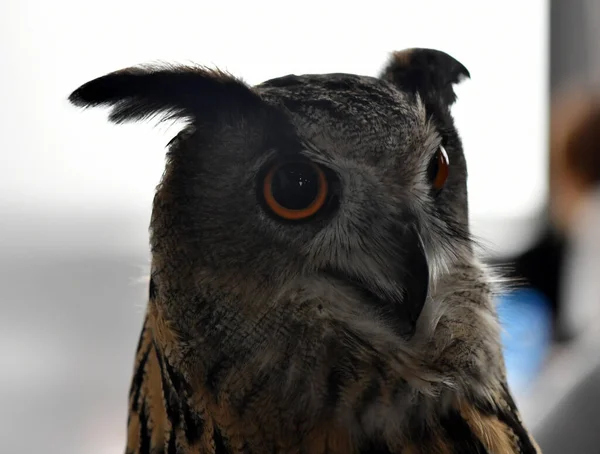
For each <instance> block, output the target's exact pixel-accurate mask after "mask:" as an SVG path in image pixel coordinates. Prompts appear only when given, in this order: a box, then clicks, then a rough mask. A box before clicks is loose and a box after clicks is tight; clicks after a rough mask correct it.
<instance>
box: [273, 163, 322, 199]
mask: <svg viewBox="0 0 600 454" xmlns="http://www.w3.org/2000/svg"><path fill="white" fill-rule="evenodd" d="M271 193H272V195H273V198H274V199H275V200H276V201H277V203H278V204H279V205H281V206H282V207H284V208H287V209H288V210H304V209H306V208H308V207H309V206H310V205H311V204H312V203H313V202H314V201H315V199H316V198H317V196H318V194H319V175H318V174H317V171H316V170H315V168H314V167H313V166H312V165H310V164H304V163H293V164H284V165H282V166H281V167H279V168H278V169H277V170H276V171H275V175H273V181H272V182H271Z"/></svg>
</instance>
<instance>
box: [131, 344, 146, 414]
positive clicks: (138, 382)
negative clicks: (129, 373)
mask: <svg viewBox="0 0 600 454" xmlns="http://www.w3.org/2000/svg"><path fill="white" fill-rule="evenodd" d="M151 348H152V344H150V345H148V347H147V348H146V350H145V351H144V354H143V355H142V358H141V359H140V362H139V364H138V367H137V369H136V370H135V374H134V376H133V381H132V382H131V388H130V390H129V397H132V396H133V401H132V406H131V408H132V410H133V411H138V408H139V403H138V401H139V399H140V392H141V390H142V382H143V381H144V373H145V369H146V363H147V362H148V356H149V355H150V350H151Z"/></svg>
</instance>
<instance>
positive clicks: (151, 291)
mask: <svg viewBox="0 0 600 454" xmlns="http://www.w3.org/2000/svg"><path fill="white" fill-rule="evenodd" d="M156 292H157V288H156V283H155V282H154V279H152V278H150V284H148V297H149V298H150V299H151V300H154V299H156Z"/></svg>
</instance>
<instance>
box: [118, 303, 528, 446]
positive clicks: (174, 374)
mask: <svg viewBox="0 0 600 454" xmlns="http://www.w3.org/2000/svg"><path fill="white" fill-rule="evenodd" d="M165 329H166V327H165V326H164V321H161V320H160V316H157V315H156V312H154V311H152V310H151V308H149V311H148V314H147V316H146V319H145V322H144V327H143V329H142V333H141V336H140V340H139V343H138V347H137V352H136V359H135V368H134V374H133V379H132V382H131V388H130V394H129V417H128V438H127V450H126V452H127V453H128V454H129V453H136V454H150V453H152V452H168V453H192V452H202V453H204V452H206V453H214V454H229V453H232V454H233V453H238V452H239V453H242V452H243V453H247V452H250V453H253V454H262V453H267V452H268V453H273V452H277V453H298V452H309V453H311V454H321V453H322V454H325V453H329V454H338V453H339V454H342V453H344V454H368V453H388V454H395V453H398V454H400V453H405V454H408V453H415V454H416V453H428V452H480V453H496V452H498V453H499V452H502V453H507V454H509V453H517V452H519V453H522V454H534V453H537V452H538V451H537V448H536V446H535V444H534V442H532V441H531V440H530V438H529V436H528V434H527V432H526V431H525V429H524V428H523V426H522V425H521V423H520V420H519V418H518V413H517V411H516V408H515V407H514V403H513V402H512V398H511V396H510V393H509V392H508V390H507V389H505V388H502V389H501V390H500V394H499V395H498V396H497V397H498V400H497V401H490V402H481V401H472V400H469V399H468V398H466V397H464V396H457V395H453V394H452V393H448V392H446V393H442V394H441V395H439V396H438V397H437V398H436V399H427V400H420V399H419V398H418V397H417V395H416V394H413V395H412V397H413V398H414V399H416V401H417V402H418V405H416V407H420V408H427V407H428V410H429V411H431V414H434V415H436V416H435V417H434V418H431V417H428V418H427V423H423V421H424V420H421V422H418V421H419V417H422V416H423V414H422V413H420V414H416V413H415V414H413V417H412V418H410V417H407V415H409V414H411V413H413V408H414V407H415V406H411V405H409V403H408V402H407V404H406V406H405V407H398V408H395V409H392V408H390V407H386V406H385V399H389V398H390V395H389V391H390V390H389V389H387V390H386V389H384V387H382V386H380V387H379V388H378V387H376V386H375V385H374V382H371V383H369V382H368V381H364V380H360V381H356V382H355V383H354V384H353V386H350V387H347V388H346V389H345V391H344V394H343V395H342V396H339V397H338V399H342V400H344V399H346V400H349V401H353V402H354V403H355V405H356V407H355V408H354V411H353V412H348V414H339V413H337V414H336V413H335V412H327V411H325V412H323V413H322V414H321V416H317V417H316V418H315V419H314V420H311V419H310V418H309V419H302V418H301V415H300V414H298V413H297V412H296V414H294V412H293V411H292V409H291V408H289V407H286V406H282V405H281V402H277V401H274V400H273V399H270V398H269V395H268V393H269V392H271V391H272V390H269V389H266V390H264V391H263V388H262V387H261V384H260V382H255V385H254V388H253V387H252V386H248V385H244V380H245V378H244V377H239V381H238V383H239V384H240V388H239V390H238V393H235V392H229V393H228V392H222V391H220V390H219V389H215V388H214V387H213V385H212V384H211V383H210V382H209V381H204V382H203V383H201V384H200V385H194V384H192V383H191V380H190V378H189V376H188V375H186V374H184V373H182V372H181V369H180V366H179V365H178V364H176V362H177V361H178V360H181V358H179V359H177V355H176V354H175V353H174V352H173V351H171V350H169V348H168V347H167V348H165V346H164V344H163V342H165V336H168V335H169V334H168V333H165ZM328 378H329V384H330V386H331V387H332V388H335V386H336V383H337V380H336V377H335V376H330V377H328ZM338 378H339V377H338ZM311 379H312V377H306V380H307V381H310V380H311ZM338 391H339V390H338ZM240 399H241V400H240ZM324 399H326V400H327V399H331V396H330V395H329V396H324ZM376 402H379V404H380V407H379V412H378V411H377V406H375V407H374V406H373V404H374V403H376ZM497 402H502V404H501V405H498V403H497ZM240 404H242V406H240ZM328 405H329V407H330V408H335V403H334V402H331V401H329V402H328ZM306 410H307V414H310V410H309V409H308V408H307V409H306ZM399 421H403V422H402V423H400V424H397V423H398V422H399ZM390 422H393V424H390ZM368 425H371V426H373V425H378V426H377V427H367V426H368ZM373 433H377V434H378V435H377V436H372V435H371V436H367V435H366V434H373Z"/></svg>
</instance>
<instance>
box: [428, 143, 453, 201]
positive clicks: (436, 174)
mask: <svg viewBox="0 0 600 454" xmlns="http://www.w3.org/2000/svg"><path fill="white" fill-rule="evenodd" d="M449 170H450V160H449V159H448V154H447V153H446V150H445V149H444V147H442V146H441V145H440V147H439V148H438V150H437V151H436V153H435V155H434V156H433V159H432V160H431V163H430V164H429V169H428V171H427V173H428V174H429V179H430V181H431V184H432V185H433V187H434V189H437V190H440V189H442V188H443V187H444V185H445V184H446V180H447V179H448V173H449Z"/></svg>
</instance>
